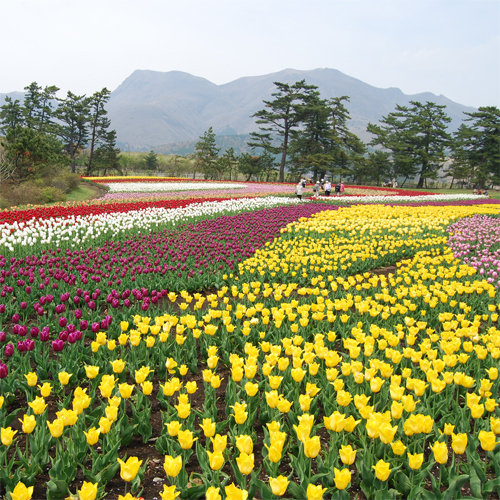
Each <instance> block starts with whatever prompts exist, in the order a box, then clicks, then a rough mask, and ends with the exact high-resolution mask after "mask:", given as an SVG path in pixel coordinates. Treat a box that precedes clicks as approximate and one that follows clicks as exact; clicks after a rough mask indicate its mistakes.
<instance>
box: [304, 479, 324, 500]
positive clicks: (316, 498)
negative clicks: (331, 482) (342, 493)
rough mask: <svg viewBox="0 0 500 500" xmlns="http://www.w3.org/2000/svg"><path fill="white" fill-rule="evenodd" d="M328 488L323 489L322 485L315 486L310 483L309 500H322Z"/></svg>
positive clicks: (308, 489) (308, 488)
mask: <svg viewBox="0 0 500 500" xmlns="http://www.w3.org/2000/svg"><path fill="white" fill-rule="evenodd" d="M326 490H327V488H323V487H322V486H321V485H319V486H315V485H314V484H311V483H309V485H308V486H307V491H306V494H307V500H321V499H322V498H323V495H324V494H325V491H326Z"/></svg>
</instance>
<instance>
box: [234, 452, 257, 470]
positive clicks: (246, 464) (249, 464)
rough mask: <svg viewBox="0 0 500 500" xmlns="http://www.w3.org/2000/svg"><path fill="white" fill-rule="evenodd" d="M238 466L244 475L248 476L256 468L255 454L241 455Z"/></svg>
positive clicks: (237, 461)
mask: <svg viewBox="0 0 500 500" xmlns="http://www.w3.org/2000/svg"><path fill="white" fill-rule="evenodd" d="M236 463H237V464H238V469H239V470H240V472H241V473H242V474H244V475H248V474H250V473H251V472H252V470H253V467H254V454H253V453H250V454H247V453H240V456H239V457H238V458H237V459H236Z"/></svg>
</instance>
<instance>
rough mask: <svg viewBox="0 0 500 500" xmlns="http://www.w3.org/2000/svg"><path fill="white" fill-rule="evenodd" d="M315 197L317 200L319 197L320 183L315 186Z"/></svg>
mask: <svg viewBox="0 0 500 500" xmlns="http://www.w3.org/2000/svg"><path fill="white" fill-rule="evenodd" d="M313 195H314V197H315V198H317V197H318V196H319V181H317V182H316V184H314V187H313Z"/></svg>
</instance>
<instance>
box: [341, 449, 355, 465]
mask: <svg viewBox="0 0 500 500" xmlns="http://www.w3.org/2000/svg"><path fill="white" fill-rule="evenodd" d="M339 455H340V460H342V463H343V464H345V465H352V464H353V463H354V461H355V460H356V450H353V449H352V446H351V445H348V446H342V447H341V448H340V450H339Z"/></svg>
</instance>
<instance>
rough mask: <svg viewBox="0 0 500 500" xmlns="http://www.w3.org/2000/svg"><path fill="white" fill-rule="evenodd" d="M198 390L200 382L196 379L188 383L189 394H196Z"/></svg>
mask: <svg viewBox="0 0 500 500" xmlns="http://www.w3.org/2000/svg"><path fill="white" fill-rule="evenodd" d="M197 390H198V384H197V383H196V380H193V381H191V382H187V383H186V391H187V393H188V394H194V393H195V392H196V391H197Z"/></svg>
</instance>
